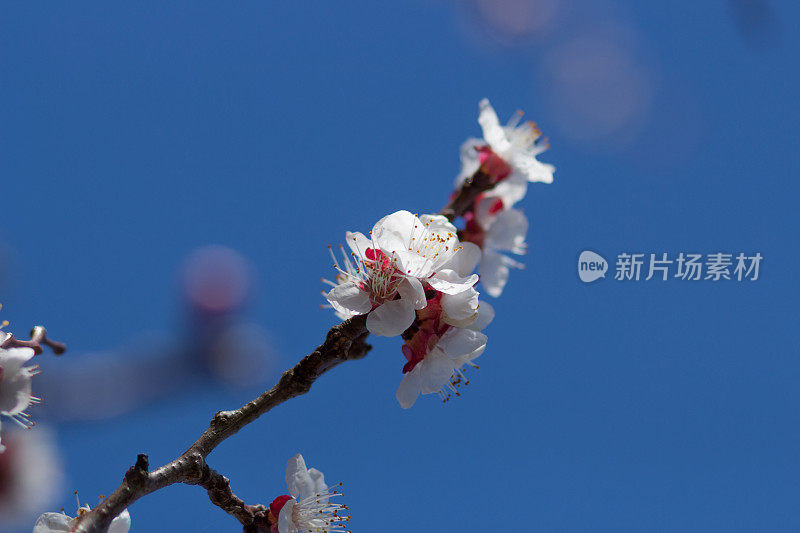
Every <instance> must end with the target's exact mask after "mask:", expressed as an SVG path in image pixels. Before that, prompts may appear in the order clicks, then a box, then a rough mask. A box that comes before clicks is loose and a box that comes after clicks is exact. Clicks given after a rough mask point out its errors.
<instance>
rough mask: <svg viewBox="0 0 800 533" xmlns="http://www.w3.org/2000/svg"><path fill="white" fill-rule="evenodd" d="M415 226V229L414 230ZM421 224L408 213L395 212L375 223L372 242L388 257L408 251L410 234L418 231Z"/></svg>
mask: <svg viewBox="0 0 800 533" xmlns="http://www.w3.org/2000/svg"><path fill="white" fill-rule="evenodd" d="M415 226H416V228H415ZM421 228H422V223H421V222H420V220H419V219H418V218H417V217H415V216H414V215H413V214H412V213H410V212H408V211H397V212H395V213H392V214H391V215H387V216H385V217H383V218H382V219H380V220H379V221H378V222H376V223H375V226H374V227H373V228H372V240H373V242H375V244H377V245H378V246H379V247H380V249H381V250H382V251H383V252H384V253H385V254H386V255H388V256H391V255H392V253H394V252H400V251H403V250H408V247H409V243H410V242H411V234H412V232H414V231H415V230H416V231H420V230H421Z"/></svg>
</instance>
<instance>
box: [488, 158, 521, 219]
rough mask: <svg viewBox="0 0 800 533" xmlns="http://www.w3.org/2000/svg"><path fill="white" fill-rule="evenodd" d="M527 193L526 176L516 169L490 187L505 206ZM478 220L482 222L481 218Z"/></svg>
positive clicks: (512, 203)
mask: <svg viewBox="0 0 800 533" xmlns="http://www.w3.org/2000/svg"><path fill="white" fill-rule="evenodd" d="M527 193H528V178H527V176H526V175H525V174H522V173H521V172H518V171H516V170H515V171H513V172H511V174H510V175H509V176H508V177H507V178H506V179H504V180H503V181H501V182H500V183H498V184H497V185H495V186H494V189H492V196H495V197H497V198H500V199H502V200H503V204H504V205H505V206H506V207H507V208H508V207H512V206H513V205H514V204H516V203H517V202H519V201H520V200H522V199H523V198H525V195H526V194H527ZM478 222H479V223H481V224H483V222H482V221H481V220H478Z"/></svg>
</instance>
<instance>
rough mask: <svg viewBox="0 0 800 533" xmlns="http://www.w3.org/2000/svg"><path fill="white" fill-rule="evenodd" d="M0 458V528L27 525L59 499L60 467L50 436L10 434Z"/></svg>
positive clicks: (31, 432) (5, 437) (6, 438)
mask: <svg viewBox="0 0 800 533" xmlns="http://www.w3.org/2000/svg"><path fill="white" fill-rule="evenodd" d="M3 443H4V444H5V446H6V450H5V451H4V452H3V453H2V454H0V480H2V481H0V524H2V526H5V527H6V528H10V529H14V528H15V527H17V526H22V525H23V524H30V521H31V520H32V519H33V518H35V517H36V516H37V515H38V514H39V513H41V512H42V509H47V508H48V507H49V506H50V505H52V504H53V503H54V501H55V500H56V498H57V496H58V492H59V490H60V488H61V483H62V480H63V467H62V464H61V459H60V456H59V453H58V448H57V447H56V445H55V442H54V438H53V436H52V434H51V433H50V432H48V431H46V430H44V429H42V428H38V430H37V431H10V432H8V433H6V434H5V435H4V439H3Z"/></svg>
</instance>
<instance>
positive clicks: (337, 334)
mask: <svg viewBox="0 0 800 533" xmlns="http://www.w3.org/2000/svg"><path fill="white" fill-rule="evenodd" d="M494 185H495V183H494V181H493V180H492V178H491V176H489V175H488V174H485V173H483V172H482V171H481V170H478V171H477V172H475V174H474V175H473V176H472V177H470V178H469V179H468V180H466V181H465V182H464V184H463V185H462V187H461V188H460V189H459V190H458V192H457V193H456V194H455V195H454V196H453V197H452V198H451V199H450V202H449V203H448V204H447V206H445V208H444V209H442V211H441V212H440V213H439V214H441V215H444V216H446V217H447V218H448V220H450V221H453V220H455V219H456V218H457V217H459V216H461V215H463V214H464V213H465V212H466V211H467V210H468V209H470V208H471V207H472V205H473V203H474V202H475V199H476V198H477V197H478V196H479V195H480V194H481V193H484V192H486V191H488V190H489V189H491V188H492V187H494ZM368 335H369V332H368V331H367V315H360V316H356V317H353V318H350V319H348V320H345V321H344V322H342V323H341V324H339V325H338V326H334V327H332V328H331V329H330V331H328V335H327V337H326V339H325V342H323V343H322V344H321V345H319V347H317V349H316V350H314V351H313V352H312V353H311V354H309V355H307V356H305V357H304V358H303V359H302V360H301V361H300V362H299V363H297V364H296V365H295V366H294V368H291V369H289V370H287V371H286V372H284V373H283V375H282V376H281V379H280V380H279V381H278V384H277V385H275V386H274V387H272V388H271V389H270V390H268V391H267V392H265V393H263V394H262V395H261V396H259V397H258V398H256V399H254V400H252V401H251V402H249V403H246V404H245V405H243V406H242V407H240V408H239V409H236V410H235V411H219V412H218V413H217V414H216V415H214V418H213V419H212V420H211V424H210V426H209V428H208V429H207V430H206V431H205V432H204V433H203V434H202V435H201V436H200V438H199V439H197V440H196V441H195V443H194V444H192V445H191V446H190V447H189V449H188V450H186V451H185V452H183V454H182V455H181V456H180V457H178V458H177V459H175V460H174V461H172V462H170V463H167V464H166V465H164V466H162V467H160V468H158V469H156V470H153V471H152V472H151V471H149V465H148V459H147V456H146V455H139V457H138V459H137V461H136V464H135V465H134V466H132V467H131V468H130V470H128V472H127V473H126V474H125V479H124V480H123V481H122V484H121V485H120V486H119V488H117V490H115V491H114V493H113V494H111V496H109V497H108V498H106V499H105V500H103V503H101V504H100V505H98V506H97V507H95V508H94V509H92V510H91V511H90V512H88V513H85V514H84V515H83V516H82V517H80V519H79V521H78V523H77V525H76V526H75V528H73V530H72V531H73V533H102V532H104V531H106V529H107V528H108V526H109V524H110V523H111V521H112V520H113V519H114V518H115V517H116V516H117V515H119V514H120V513H121V512H122V511H123V510H125V509H126V508H127V507H128V506H130V505H131V504H132V503H133V502H135V501H136V500H138V499H139V498H141V497H143V496H146V495H147V494H150V493H151V492H155V491H157V490H159V489H162V488H164V487H167V486H169V485H173V484H175V483H186V484H189V485H200V486H202V487H203V488H205V489H206V490H207V491H208V497H209V499H210V500H211V503H213V504H214V505H216V506H217V507H219V508H220V509H222V510H223V511H225V512H226V513H228V514H230V515H232V516H234V517H235V518H236V519H237V520H238V521H239V522H240V523H241V524H242V525H243V526H244V531H246V532H253V533H255V532H258V531H266V529H265V528H264V525H265V524H266V521H265V515H264V512H265V511H266V509H265V508H264V507H263V506H260V505H247V504H245V503H244V502H243V501H242V500H241V499H240V498H239V497H237V496H236V495H235V494H233V492H232V491H231V489H230V483H229V481H228V479H227V478H226V477H224V476H223V475H221V474H219V473H217V472H216V471H214V470H213V469H211V468H209V466H208V465H207V464H206V461H205V458H206V457H207V456H208V454H210V453H211V452H212V451H214V448H216V447H217V446H219V445H220V443H222V441H224V440H225V439H227V438H228V437H230V436H232V435H234V434H236V433H237V432H238V431H239V430H240V429H242V428H243V427H244V426H246V425H247V424H249V423H251V422H253V421H254V420H256V419H257V418H258V417H260V416H261V415H263V414H264V413H266V412H267V411H269V410H270V409H272V408H273V407H275V406H276V405H279V404H281V403H283V402H285V401H286V400H289V399H291V398H294V397H295V396H299V395H301V394H305V393H306V392H308V391H309V390H310V389H311V385H313V384H314V382H315V381H316V380H317V378H318V377H320V376H321V375H322V374H324V373H325V372H327V371H328V370H330V369H332V368H333V367H335V366H337V365H339V364H341V363H343V362H345V361H350V360H354V359H361V358H363V357H364V356H366V355H367V353H368V352H369V350H370V349H371V348H372V347H371V346H370V345H369V344H367V342H366V339H367V336H368Z"/></svg>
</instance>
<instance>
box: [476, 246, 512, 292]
mask: <svg viewBox="0 0 800 533" xmlns="http://www.w3.org/2000/svg"><path fill="white" fill-rule="evenodd" d="M478 272H479V273H480V275H481V285H483V288H484V289H486V292H488V293H489V294H490V295H491V296H494V297H495V298H497V297H498V296H500V295H501V294H503V287H505V286H506V283H507V282H508V266H507V265H506V262H505V257H504V256H503V255H502V254H499V253H497V252H494V251H492V250H484V251H483V257H482V258H481V264H480V267H479V269H478Z"/></svg>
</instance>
